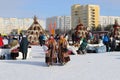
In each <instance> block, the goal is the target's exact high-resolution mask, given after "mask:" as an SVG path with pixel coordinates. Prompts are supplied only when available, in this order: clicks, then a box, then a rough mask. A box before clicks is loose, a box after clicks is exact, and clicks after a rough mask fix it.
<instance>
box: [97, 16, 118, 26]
mask: <svg viewBox="0 0 120 80" xmlns="http://www.w3.org/2000/svg"><path fill="white" fill-rule="evenodd" d="M115 20H117V22H118V24H119V23H120V16H100V21H99V23H100V25H101V26H102V27H105V26H107V25H113V24H114V23H115Z"/></svg>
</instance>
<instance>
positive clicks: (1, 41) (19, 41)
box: [0, 34, 29, 60]
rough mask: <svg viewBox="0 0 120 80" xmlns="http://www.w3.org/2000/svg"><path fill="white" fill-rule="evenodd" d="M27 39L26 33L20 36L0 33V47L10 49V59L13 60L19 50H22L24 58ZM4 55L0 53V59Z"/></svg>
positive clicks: (27, 44)
mask: <svg viewBox="0 0 120 80" xmlns="http://www.w3.org/2000/svg"><path fill="white" fill-rule="evenodd" d="M28 46H29V41H28V39H27V36H26V35H20V36H13V35H9V36H2V35H1V34H0V48H1V49H10V51H9V52H10V59H13V60H15V59H16V57H18V56H19V52H22V55H23V58H22V59H26V56H27V50H28ZM4 58H5V55H0V59H4Z"/></svg>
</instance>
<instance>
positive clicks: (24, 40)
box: [20, 35, 29, 59]
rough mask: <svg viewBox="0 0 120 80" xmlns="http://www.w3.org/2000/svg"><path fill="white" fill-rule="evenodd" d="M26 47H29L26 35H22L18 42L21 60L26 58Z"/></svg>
mask: <svg viewBox="0 0 120 80" xmlns="http://www.w3.org/2000/svg"><path fill="white" fill-rule="evenodd" d="M28 45H29V42H28V39H27V37H26V35H23V38H22V40H21V42H20V51H21V52H22V54H23V59H26V58H27V52H28Z"/></svg>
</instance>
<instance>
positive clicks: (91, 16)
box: [71, 4, 100, 29]
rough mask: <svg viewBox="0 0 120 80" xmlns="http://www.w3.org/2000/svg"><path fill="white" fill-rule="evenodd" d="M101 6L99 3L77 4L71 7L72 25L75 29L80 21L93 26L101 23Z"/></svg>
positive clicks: (89, 26) (87, 25)
mask: <svg viewBox="0 0 120 80" xmlns="http://www.w3.org/2000/svg"><path fill="white" fill-rule="evenodd" d="M99 16H100V8H99V6H98V5H80V4H75V5H73V6H72V7H71V22H72V23H71V26H72V28H73V29H74V28H75V27H76V25H77V24H79V22H81V23H82V24H83V25H84V26H86V27H88V28H91V27H97V26H98V25H99Z"/></svg>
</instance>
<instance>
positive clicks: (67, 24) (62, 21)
mask: <svg viewBox="0 0 120 80" xmlns="http://www.w3.org/2000/svg"><path fill="white" fill-rule="evenodd" d="M54 24H56V25H54ZM54 26H55V30H56V29H60V30H61V31H67V30H70V29H71V17H70V16H55V17H50V18H47V19H46V30H50V27H52V28H54Z"/></svg>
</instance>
